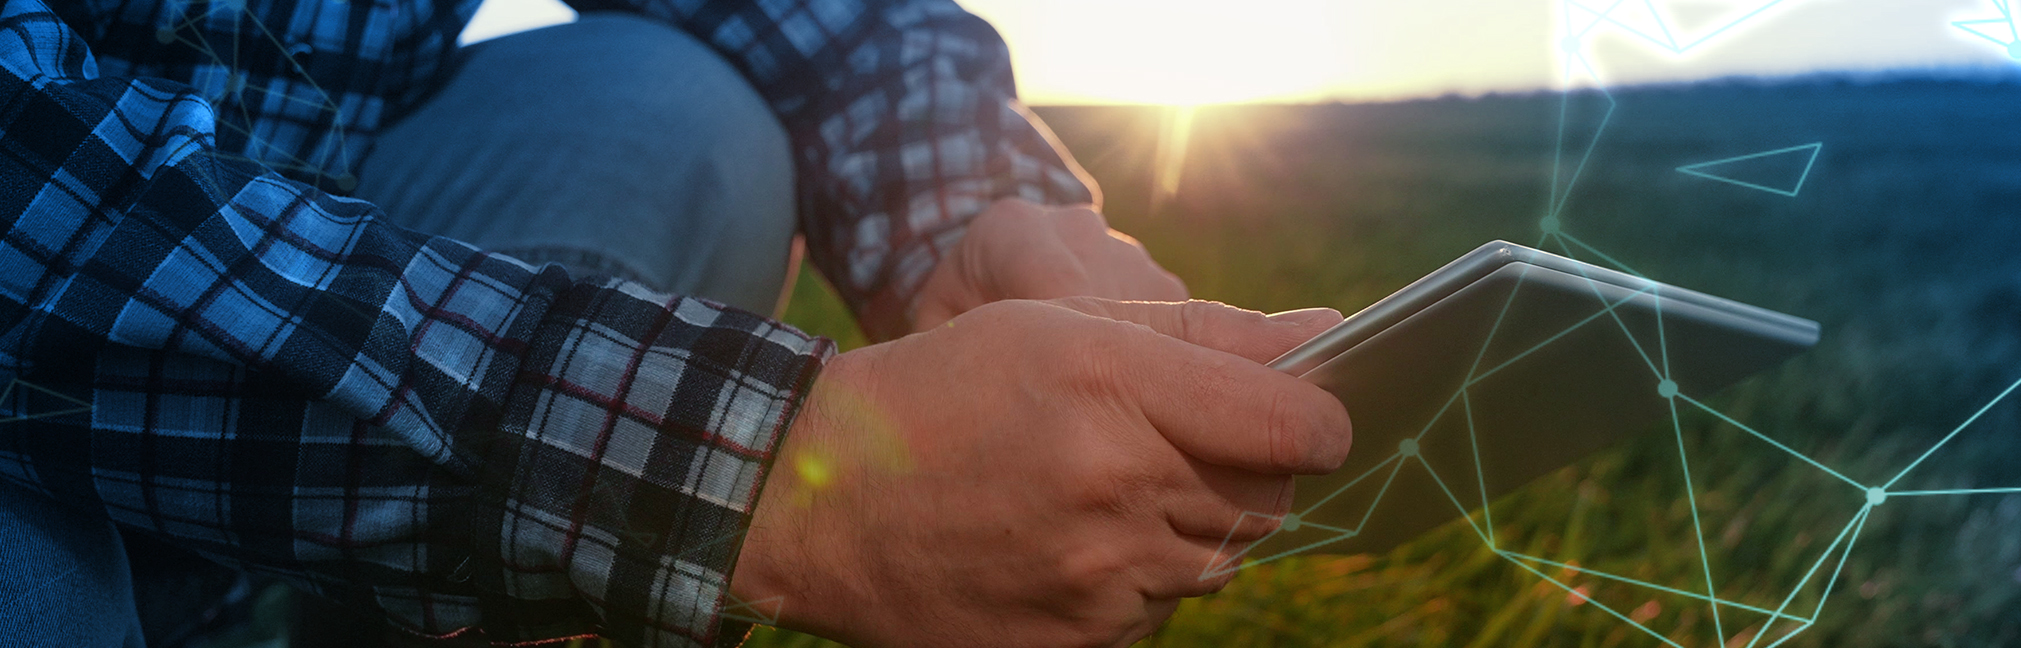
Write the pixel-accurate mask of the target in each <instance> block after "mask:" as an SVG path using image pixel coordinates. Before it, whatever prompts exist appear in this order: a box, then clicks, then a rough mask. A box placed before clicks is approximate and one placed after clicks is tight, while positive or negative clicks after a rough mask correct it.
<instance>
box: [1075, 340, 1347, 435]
mask: <svg viewBox="0 0 2021 648" xmlns="http://www.w3.org/2000/svg"><path fill="white" fill-rule="evenodd" d="M1189 303H1193V302H1189ZM1145 306H1146V307H1163V308H1167V309H1173V310H1176V309H1178V308H1179V306H1180V305H1178V304H1146V305H1145ZM1222 308H1226V307H1222ZM1228 310H1233V309H1228ZM1258 317H1260V315H1258ZM1091 323H1094V324H1096V327H1093V328H1090V329H1089V330H1088V334H1087V336H1086V337H1085V338H1083V339H1082V340H1081V343H1082V344H1085V345H1086V346H1085V347H1081V348H1084V349H1085V350H1084V351H1078V352H1077V354H1078V355H1077V356H1075V357H1076V358H1079V359H1082V361H1084V362H1088V363H1091V365H1092V366H1096V367H1099V370H1098V371H1099V374H1097V375H1098V376H1099V378H1100V379H1099V384H1100V386H1101V388H1102V389H1104V390H1114V393H1117V394H1119V395H1120V396H1122V397H1123V398H1124V399H1125V400H1127V401H1129V402H1130V403H1132V404H1134V405H1135V406H1136V407H1137V409H1138V411H1139V412H1140V413H1141V414H1142V415H1143V416H1144V418H1145V420H1146V421H1148V422H1150V423H1151V425H1152V427H1154V428H1156V429H1157V431H1158V432H1159V434H1160V435H1161V436H1162V437H1163V438H1164V439H1165V441H1166V442H1168V443H1171V444H1172V446H1173V447H1174V448H1177V449H1178V450H1179V451H1181V452H1184V453H1186V454H1187V455H1191V456H1192V457H1194V458H1197V459H1199V460H1201V461H1205V462H1207V463H1210V464H1215V465H1219V466H1226V467H1230V468H1238V469H1242V470H1248V471H1252V472H1259V473H1268V474H1292V473H1298V474H1323V473H1327V472H1331V471H1332V470H1333V469H1335V468H1338V467H1339V466H1340V464H1341V462H1342V461H1345V460H1346V459H1347V451H1348V448H1349V446H1350V445H1351V444H1352V440H1353V430H1352V427H1351V423H1350V421H1349V420H1348V415H1347V411H1346V409H1344V408H1343V407H1342V406H1341V404H1340V401H1339V400H1338V399H1335V398H1334V397H1333V395H1332V394H1328V393H1326V391H1324V390H1322V389H1320V388H1319V387H1316V386H1314V385H1312V384H1311V383H1307V382H1304V381H1301V380H1298V379H1296V378H1293V377H1291V376H1289V375H1286V374H1284V373H1283V372H1279V371H1276V370H1272V369H1270V368H1268V367H1265V366H1263V365H1262V364H1259V363H1257V362H1256V361H1253V360H1248V359H1244V358H1240V357H1237V356H1234V355H1231V354H1228V353H1225V352H1221V351H1216V350H1214V349H1210V348H1206V347H1203V346H1198V345H1194V344H1188V343H1186V342H1183V341H1181V340H1178V339H1174V338H1172V337H1168V336H1164V335H1158V334H1156V333H1154V332H1152V331H1148V330H1145V328H1146V327H1144V326H1142V325H1135V324H1129V323H1125V322H1121V321H1116V320H1103V319H1093V320H1091Z"/></svg>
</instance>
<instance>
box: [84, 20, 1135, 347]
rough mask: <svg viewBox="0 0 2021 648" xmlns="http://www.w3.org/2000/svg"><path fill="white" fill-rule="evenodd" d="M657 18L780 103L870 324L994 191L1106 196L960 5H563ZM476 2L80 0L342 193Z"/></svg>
mask: <svg viewBox="0 0 2021 648" xmlns="http://www.w3.org/2000/svg"><path fill="white" fill-rule="evenodd" d="M568 1H569V3H570V4H572V5H574V6H575V8H576V9H577V10H579V11H583V12H591V11H615V12H627V13H634V14H641V15H645V16H648V17H651V18H655V19H659V20H664V21H666V22H667V23H669V24H671V25H673V26H675V27H677V28H679V29H682V30H685V31H687V32H689V33H691V34H694V35H696V36H697V37H698V38H700V39H701V40H703V41H704V42H706V43H708V44H709V45H710V46H712V47H714V48H715V49H716V50H717V51H718V52H719V53H721V54H722V55H723V56H724V58H725V59H727V60H729V61H730V62H731V63H732V64H733V65H735V66H736V67H737V68H738V69H739V70H741V71H742V72H743V73H744V75H745V77H746V78H747V79H748V80H750V82H751V84H752V86H753V87H755V88H756V89H757V90H758V92H759V94H760V95H761V96H763V97H764V98H765V99H766V100H767V101H769V102H770V103H771V105H772V107H773V109H774V111H775V112H776V113H777V115H778V118H779V121H780V122H781V123H782V124H783V125H784V126H785V127H786V131H787V133H788V136H789V137H790V138H791V141H792V146H793V149H794V152H795V155H797V156H798V158H799V159H798V165H797V166H798V168H799V170H800V177H799V178H798V182H797V185H798V187H799V191H800V201H799V203H800V214H801V216H802V227H801V229H802V230H803V231H804V232H805V233H806V235H807V240H808V252H809V258H810V259H811V260H812V261H813V263H814V264H815V265H816V266H817V267H818V268H820V269H821V270H822V272H823V274H825V275H826V276H827V277H828V278H829V280H830V281H831V282H832V283H833V284H834V285H835V287H836V288H837V290H838V291H839V292H840V293H841V294H842V297H843V299H844V300H845V301H846V302H848V303H849V304H850V305H851V306H852V307H853V308H854V309H855V310H856V312H857V314H858V315H859V317H860V318H861V319H862V321H863V324H864V326H865V328H866V329H868V330H869V331H870V332H871V333H872V334H873V335H874V336H878V337H883V336H892V335H896V334H900V333H903V332H904V330H905V323H906V319H907V312H906V311H907V307H909V306H910V304H911V300H912V297H913V295H915V294H916V293H917V292H918V290H919V287H920V285H921V284H922V283H924V281H925V278H926V275H927V274H928V273H929V272H931V271H932V269H933V267H934V266H935V265H936V264H937V263H938V262H939V259H940V257H941V255H942V254H944V253H945V252H946V251H947V250H948V249H949V248H950V247H952V246H953V244H954V243H955V241H957V240H959V239H960V237H961V235H962V233H963V231H964V229H965V225H966V223H967V222H968V219H969V218H970V217H972V216H974V215H975V214H976V213H978V212H980V211H981V210H982V209H983V208H984V207H986V206H987V205H988V204H989V203H991V202H993V201H995V200H997V199H1000V198H1006V197H1022V198H1025V199H1028V200H1031V201H1033V202H1039V203H1045V204H1071V203H1081V202H1093V201H1095V200H1096V198H1097V197H1096V193H1095V190H1094V188H1093V187H1094V184H1093V182H1092V181H1090V180H1088V179H1087V178H1086V176H1085V174H1084V173H1082V172H1081V171H1080V169H1079V167H1077V166H1076V165H1074V163H1073V162H1072V160H1071V158H1070V157H1068V156H1066V155H1065V154H1063V153H1061V152H1060V151H1059V149H1058V148H1057V147H1056V146H1055V145H1054V141H1053V139H1052V136H1051V134H1050V133H1049V132H1047V131H1046V130H1045V128H1044V126H1043V125H1042V124H1041V123H1040V122H1039V121H1038V120H1037V119H1036V118H1035V117H1033V116H1032V115H1031V114H1030V112H1029V111H1027V110H1025V109H1024V108H1023V107H1022V106H1021V105H1020V104H1019V103H1018V102H1017V100H1016V91H1015V88H1014V85H1013V83H1012V78H1011V70H1010V57H1009V53H1008V50H1006V49H1005V47H1004V44H1003V41H1002V40H1001V39H1000V38H998V37H997V34H996V32H995V31H994V30H993V29H991V28H990V26H989V25H988V23H985V22H984V21H982V20H981V19H979V18H977V17H975V16H973V15H970V14H968V13H966V12H964V11H962V10H961V8H960V7H959V6H957V5H956V4H955V3H954V2H953V1H952V0H568ZM479 2H480V0H71V1H69V2H65V3H60V4H61V6H59V7H58V8H57V12H58V13H59V14H61V15H63V17H64V18H65V19H66V20H67V21H68V22H69V24H70V25H72V26H73V27H74V28H75V29H76V30H77V31H78V33H79V34H80V36H81V37H82V38H83V39H84V40H85V41H86V42H87V43H89V44H90V46H91V49H92V53H93V54H94V55H95V59H96V61H97V63H98V65H99V71H100V72H101V74H102V75H104V76H107V77H149V78H159V79H170V80H174V81H179V82H182V83H184V84H187V85H189V86H190V87H191V88H193V93H194V96H196V97H201V98H202V99H203V100H204V101H206V102H209V103H210V104H211V105H212V106H213V107H214V111H213V114H214V119H215V122H214V123H215V124H216V127H215V129H214V133H215V141H214V142H213V148H214V150H215V151H217V153H218V154H219V155H224V156H237V157H240V158H245V159H248V160H252V161H256V162H259V163H261V164H263V165H265V166H267V167H269V168H272V169H275V170H277V171H279V172H280V173H281V174H282V175H284V176H286V177H289V178H291V179H294V180H298V181H301V182H304V183H308V184H311V185H313V186H316V187H318V188H321V189H324V190H329V191H333V192H337V193H342V192H345V191H348V190H349V189H350V188H351V187H353V186H355V183H356V178H355V177H354V176H353V175H352V174H353V173H354V171H355V169H356V168H357V165H358V163H359V162H360V161H361V160H362V159H363V156H364V154H365V153H366V152H367V151H369V150H370V148H371V145H372V142H373V137H374V135H375V134H376V133H377V132H378V131H379V129H380V128H381V127H382V126H383V125H385V124H387V123H389V122H390V121H392V120H394V119H397V118H398V116H400V115H402V114H405V113H407V112H408V111H411V110H412V109H414V107H415V106H416V105H417V104H418V103H419V102H421V101H423V100H425V99H426V97H428V96H429V94H430V93H431V92H432V91H433V90H434V89H436V88H437V87H439V86H440V85H441V84H442V83H443V82H445V81H446V80H447V79H446V77H447V76H448V75H449V74H451V73H452V72H453V71H454V60H455V51H456V38H457V35H458V34H459V33H461V31H462V29H463V26H464V24H465V23H466V22H468V20H469V18H470V16H471V15H472V14H474V13H475V12H476V10H477V5H478V4H479Z"/></svg>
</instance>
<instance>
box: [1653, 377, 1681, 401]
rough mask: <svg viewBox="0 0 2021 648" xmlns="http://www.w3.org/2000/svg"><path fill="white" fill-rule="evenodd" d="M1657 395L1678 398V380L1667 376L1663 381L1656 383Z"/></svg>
mask: <svg viewBox="0 0 2021 648" xmlns="http://www.w3.org/2000/svg"><path fill="white" fill-rule="evenodd" d="M1656 395H1657V396H1662V397H1664V398H1676V397H1677V381H1675V380H1671V379H1669V378H1665V379H1663V382H1660V383H1656Z"/></svg>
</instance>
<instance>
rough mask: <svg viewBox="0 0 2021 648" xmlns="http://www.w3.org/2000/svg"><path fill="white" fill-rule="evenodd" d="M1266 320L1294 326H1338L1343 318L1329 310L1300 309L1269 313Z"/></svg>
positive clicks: (1334, 311)
mask: <svg viewBox="0 0 2021 648" xmlns="http://www.w3.org/2000/svg"><path fill="white" fill-rule="evenodd" d="M1268 319H1269V320H1270V321H1272V322H1282V323H1285V324H1290V325H1294V326H1311V325H1314V324H1324V325H1327V326H1333V325H1334V324H1339V323H1340V321H1341V320H1342V319H1345V318H1343V317H1341V315H1340V311H1337V310H1334V309H1331V308H1301V309H1298V310H1289V311H1284V312H1282V313H1271V314H1270V315H1269V317H1268Z"/></svg>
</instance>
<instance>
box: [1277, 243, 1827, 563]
mask: <svg viewBox="0 0 2021 648" xmlns="http://www.w3.org/2000/svg"><path fill="white" fill-rule="evenodd" d="M1817 340H1818V325H1817V323H1816V322H1812V321H1809V320H1805V319H1801V318H1797V317H1792V316H1789V315H1784V314H1781V313H1776V312H1773V311H1769V310H1764V309H1761V308H1757V307H1754V306H1749V305H1746V304H1742V303H1739V302H1734V301H1731V300H1726V299H1721V298H1718V297H1713V296H1710V295H1706V294H1703V293H1698V292H1693V291H1690V290H1685V289H1682V288H1677V287H1674V286H1669V285H1665V284H1662V283H1659V282H1655V281H1651V280H1648V279H1643V278H1640V277H1635V276H1632V275H1628V274H1623V273H1620V272H1615V271H1612V270H1607V269H1605V268H1600V267H1597V266H1593V265H1590V264H1587V263H1583V262H1580V261H1577V260H1573V259H1568V258H1565V257H1562V256H1558V255H1554V254H1550V253H1548V252H1543V251H1540V250H1535V249H1531V248H1527V247H1524V246H1521V245H1516V244H1513V243H1507V242H1502V241H1496V242H1493V243H1489V244H1487V245H1484V246H1482V247H1480V248H1479V249H1476V250H1474V251H1473V252H1471V253H1469V254H1467V255H1466V256H1463V257H1461V258H1459V259H1458V260H1455V261H1454V262H1452V263H1449V264H1447V265H1446V266H1445V267H1443V268H1441V269H1439V270H1438V271H1436V272H1433V273H1432V274H1430V275H1427V276H1426V277H1424V278H1423V279H1420V280H1418V281H1417V282H1415V283H1412V284H1411V285H1410V286H1407V287H1405V288H1404V289H1403V290H1400V291H1398V292H1397V293H1395V294H1393V295H1391V296H1389V297H1388V298H1385V299H1383V300H1382V301H1380V302H1377V303H1376V304H1374V305H1372V306H1369V307H1368V308H1366V309H1364V310H1362V311H1361V312H1358V313H1356V314H1354V315H1353V316H1352V317H1349V318H1347V320H1346V321H1343V322H1342V323H1341V324H1339V325H1338V326H1335V327H1334V328H1332V329H1329V330H1328V331H1326V332H1325V333H1322V334H1321V335H1319V336H1317V337H1315V338H1313V339H1312V340H1311V341H1309V342H1307V343H1305V344H1303V345H1300V346H1299V347H1298V348H1296V349H1293V350H1292V351H1290V352H1288V353H1286V354H1284V355H1283V356H1282V357H1279V358H1278V359H1277V360H1275V361H1273V362H1272V363H1271V366H1272V367H1275V368H1278V369H1282V370H1284V371H1287V372H1290V373H1293V374H1295V375H1299V376H1301V377H1302V378H1304V379H1305V380H1307V381H1309V382H1312V383H1314V384H1317V385H1319V386H1321V387H1323V388H1325V389H1326V390H1327V391H1329V392H1331V393H1333V394H1334V395H1335V396H1336V397H1338V398H1340V400H1341V402H1342V403H1344V404H1345V405H1346V406H1347V410H1348V414H1349V416H1350V417H1351V418H1352V419H1353V421H1354V448H1353V451H1352V453H1351V455H1350V457H1349V458H1348V460H1347V463H1346V464H1345V465H1343V466H1342V467H1341V468H1340V470H1338V471H1335V472H1334V473H1332V474H1328V475H1319V476H1303V477H1299V478H1298V480H1297V499H1296V504H1295V505H1294V507H1293V509H1292V510H1293V511H1294V512H1297V513H1299V514H1300V516H1301V518H1300V519H1301V520H1302V521H1305V522H1311V523H1315V524H1306V525H1301V526H1302V528H1301V529H1297V530H1280V531H1279V532H1277V533H1275V534H1273V535H1272V537H1270V538H1266V539H1264V540H1263V541H1262V542H1259V543H1258V544H1257V545H1256V546H1255V547H1253V548H1251V549H1250V550H1249V551H1248V552H1247V555H1248V556H1249V557H1250V558H1263V557H1267V556H1269V555H1272V554H1273V553H1282V552H1286V551H1317V552H1322V553H1348V552H1351V553H1359V552H1375V551H1384V550H1387V549H1389V548H1391V547H1394V546H1396V545H1398V544H1401V543H1403V542H1405V541H1408V540H1410V539H1411V538H1414V537H1416V536H1418V535H1420V534H1422V533H1423V532H1425V531H1427V530H1429V529H1431V528H1433V527H1436V526H1438V525H1440V524H1443V523H1446V522H1449V521H1452V520H1454V519H1457V518H1459V517H1460V511H1461V510H1462V509H1466V510H1470V511H1471V510H1477V509H1479V508H1481V507H1482V506H1484V503H1485V502H1486V501H1489V500H1492V499H1494V498H1495V497H1498V496H1500V495H1502V494H1505V493H1507V492H1509V491H1512V490H1514V489H1516V488H1517V487H1519V486H1522V485H1523V484H1526V483H1528V482H1530V481H1532V480H1534V479H1536V478H1537V477H1539V476H1542V475H1544V474H1545V473H1549V472H1551V471H1554V470H1556V469H1558V468H1561V467H1563V466H1566V465H1568V464H1570V463H1572V462H1573V461H1576V460H1577V459H1579V458H1580V457H1583V456H1585V455H1587V454H1590V453H1592V452H1593V451H1595V450H1598V449H1600V448H1602V447H1605V446H1607V445H1609V444H1611V443H1613V442H1614V441H1617V440H1619V439H1621V438H1622V437H1623V436H1625V435H1627V434H1630V433H1639V432H1645V431H1648V430H1652V429H1657V426H1655V425H1653V424H1654V423H1655V422H1658V421H1663V420H1668V419H1669V418H1670V417H1671V404H1672V399H1669V398H1665V397H1664V396H1662V395H1660V394H1659V393H1658V387H1659V384H1661V383H1662V382H1663V381H1664V379H1665V378H1666V377H1667V378H1668V379H1670V380H1673V381H1675V384H1676V387H1677V390H1678V393H1680V394H1683V395H1684V396H1686V397H1691V398H1703V397H1704V396H1707V395H1710V394H1712V393H1714V392H1716V391H1718V390H1720V389H1723V388H1725V387H1727V386H1729V385H1731V384H1733V383H1735V382H1737V381H1739V380H1741V379H1742V378H1745V377H1747V376H1749V375H1751V374H1754V373H1757V372H1759V371H1762V370H1764V369H1767V368H1770V367H1773V366H1775V365H1777V364H1779V363H1781V362H1782V361H1784V360H1786V359H1788V358H1790V357H1792V356H1795V355H1796V354H1798V353H1801V352H1802V351H1804V350H1805V349H1808V348H1809V347H1811V346H1812V345H1814V344H1816V342H1817ZM1677 404H1678V405H1679V406H1680V407H1683V408H1685V409H1690V408H1691V407H1692V406H1690V405H1688V404H1687V403H1686V402H1684V401H1682V400H1679V401H1677ZM1664 429H1667V426H1664ZM1406 439H1411V440H1414V441H1416V443H1415V444H1414V445H1415V447H1416V452H1415V453H1414V454H1411V453H1406V452H1404V451H1402V450H1401V448H1402V447H1403V445H1404V441H1405V440H1406ZM1567 513H1568V514H1569V513H1570V512H1569V511H1568V512H1567ZM1341 530H1353V531H1355V533H1352V534H1345V533H1341V532H1340V531H1341Z"/></svg>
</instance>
